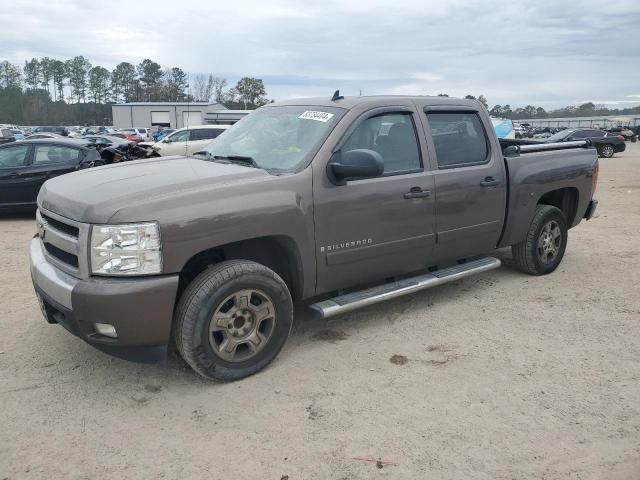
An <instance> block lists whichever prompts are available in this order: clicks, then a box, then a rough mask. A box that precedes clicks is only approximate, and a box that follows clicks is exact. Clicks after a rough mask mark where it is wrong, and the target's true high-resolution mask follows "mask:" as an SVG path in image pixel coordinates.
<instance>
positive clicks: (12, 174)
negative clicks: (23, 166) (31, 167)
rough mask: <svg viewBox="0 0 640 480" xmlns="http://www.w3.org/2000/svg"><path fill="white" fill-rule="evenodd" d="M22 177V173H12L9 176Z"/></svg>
mask: <svg viewBox="0 0 640 480" xmlns="http://www.w3.org/2000/svg"><path fill="white" fill-rule="evenodd" d="M20 177H22V172H11V173H10V174H9V178H20Z"/></svg>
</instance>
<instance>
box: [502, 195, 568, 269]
mask: <svg viewBox="0 0 640 480" xmlns="http://www.w3.org/2000/svg"><path fill="white" fill-rule="evenodd" d="M566 248H567V221H566V218H565V216H564V213H562V210H560V209H559V208H556V207H553V206H551V205H538V206H537V207H536V212H535V214H534V216H533V220H532V221H531V225H530V226H529V231H528V232H527V236H526V238H525V240H524V241H523V242H521V243H519V244H517V245H513V246H512V247H511V252H512V254H513V260H514V261H515V264H516V267H517V268H518V270H521V271H523V272H525V273H529V274H531V275H546V274H547V273H551V272H553V271H554V270H555V269H556V268H557V267H558V265H560V262H561V261H562V257H563V256H564V251H565V249H566Z"/></svg>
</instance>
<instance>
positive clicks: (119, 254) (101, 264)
mask: <svg viewBox="0 0 640 480" xmlns="http://www.w3.org/2000/svg"><path fill="white" fill-rule="evenodd" d="M161 272H162V251H161V248H160V228H159V227H158V224H157V223H156V222H150V223H136V224H129V225H94V226H93V227H92V229H91V273H93V274H96V275H151V274H154V273H161Z"/></svg>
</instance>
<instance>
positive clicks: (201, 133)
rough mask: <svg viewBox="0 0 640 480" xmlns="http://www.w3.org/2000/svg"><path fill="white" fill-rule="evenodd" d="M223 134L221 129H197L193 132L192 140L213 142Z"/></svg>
mask: <svg viewBox="0 0 640 480" xmlns="http://www.w3.org/2000/svg"><path fill="white" fill-rule="evenodd" d="M222 132H224V130H223V129H221V128H196V129H194V130H191V140H213V139H214V138H216V137H217V136H218V135H220V134H221V133H222Z"/></svg>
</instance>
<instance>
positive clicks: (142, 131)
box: [118, 128, 153, 142]
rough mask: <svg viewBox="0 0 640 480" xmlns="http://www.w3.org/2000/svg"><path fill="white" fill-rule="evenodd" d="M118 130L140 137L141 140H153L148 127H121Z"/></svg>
mask: <svg viewBox="0 0 640 480" xmlns="http://www.w3.org/2000/svg"><path fill="white" fill-rule="evenodd" d="M118 131H119V132H125V133H129V134H131V135H135V136H137V137H138V138H140V141H141V142H149V141H152V140H153V137H152V136H151V130H150V129H149V128H121V129H120V130H118Z"/></svg>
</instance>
